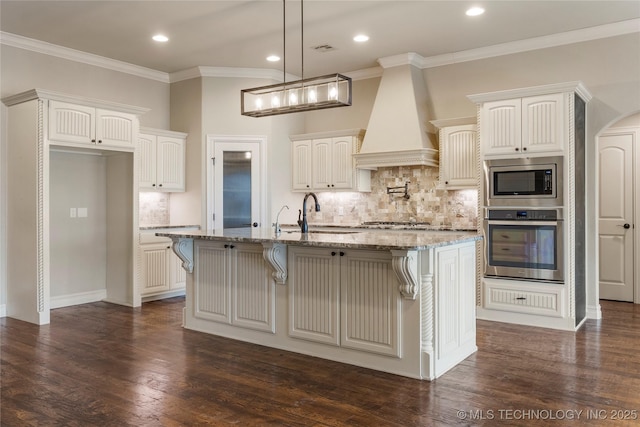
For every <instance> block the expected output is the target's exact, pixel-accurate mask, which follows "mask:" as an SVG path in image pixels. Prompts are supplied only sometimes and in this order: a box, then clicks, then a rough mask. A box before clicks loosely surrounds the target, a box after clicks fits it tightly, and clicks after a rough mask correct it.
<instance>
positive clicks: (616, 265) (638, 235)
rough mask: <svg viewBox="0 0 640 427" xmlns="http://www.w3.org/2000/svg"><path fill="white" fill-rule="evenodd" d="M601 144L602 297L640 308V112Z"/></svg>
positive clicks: (609, 131)
mask: <svg viewBox="0 0 640 427" xmlns="http://www.w3.org/2000/svg"><path fill="white" fill-rule="evenodd" d="M596 141H597V149H596V150H597V151H596V156H597V157H596V158H597V161H596V165H597V166H596V167H597V169H596V170H597V185H598V198H597V206H596V212H597V224H598V239H597V242H598V243H597V244H598V288H599V298H601V299H610V300H616V301H626V302H635V303H640V280H639V277H638V276H639V275H640V173H638V171H640V145H639V144H640V113H635V114H632V115H630V116H627V117H625V118H623V119H621V120H619V121H617V122H615V123H613V124H612V125H611V126H609V127H607V128H606V129H605V130H603V131H602V132H601V133H600V134H599V135H598V137H597V139H596Z"/></svg>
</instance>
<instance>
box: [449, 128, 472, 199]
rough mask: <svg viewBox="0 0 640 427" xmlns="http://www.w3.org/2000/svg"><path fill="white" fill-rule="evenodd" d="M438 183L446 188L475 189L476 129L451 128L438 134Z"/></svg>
mask: <svg viewBox="0 0 640 427" xmlns="http://www.w3.org/2000/svg"><path fill="white" fill-rule="evenodd" d="M440 181H441V183H442V184H444V186H445V187H447V188H475V187H476V185H477V168H476V127H475V125H465V126H452V127H448V128H444V129H442V130H441V132H440Z"/></svg>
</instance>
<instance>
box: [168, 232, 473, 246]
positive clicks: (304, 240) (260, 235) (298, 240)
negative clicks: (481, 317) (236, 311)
mask: <svg viewBox="0 0 640 427" xmlns="http://www.w3.org/2000/svg"><path fill="white" fill-rule="evenodd" d="M340 228H342V229H344V228H345V227H340ZM156 235H157V236H162V237H170V238H174V239H177V238H192V239H200V240H217V241H225V242H246V243H269V242H271V243H283V244H287V245H298V246H319V247H335V248H359V249H377V250H393V249H400V250H422V249H430V248H434V247H438V246H448V245H453V244H456V243H462V242H471V241H475V240H480V239H482V237H481V236H480V235H478V234H477V233H476V231H475V230H474V231H473V232H469V231H466V232H465V231H448V232H442V231H436V232H430V231H420V232H415V231H403V230H398V231H394V232H393V233H380V232H378V231H367V230H364V229H362V230H358V229H353V230H348V231H332V230H324V231H323V230H316V231H312V232H310V233H307V234H302V233H301V232H300V231H294V230H283V231H282V233H281V234H280V235H279V236H277V237H276V236H275V234H274V230H273V228H230V229H225V230H202V231H200V230H198V231H195V230H194V231H175V232H161V233H156Z"/></svg>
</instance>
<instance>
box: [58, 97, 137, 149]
mask: <svg viewBox="0 0 640 427" xmlns="http://www.w3.org/2000/svg"><path fill="white" fill-rule="evenodd" d="M137 133H138V119H137V117H136V116H135V115H134V114H129V113H125V112H120V111H111V110H106V109H102V108H95V107H91V106H86V105H76V104H72V103H68V102H61V101H54V100H51V101H49V135H48V136H49V140H50V141H57V142H59V143H62V144H64V145H67V144H69V143H71V144H83V145H85V144H86V145H96V146H100V147H107V148H108V147H131V148H133V147H135V139H136V135H137Z"/></svg>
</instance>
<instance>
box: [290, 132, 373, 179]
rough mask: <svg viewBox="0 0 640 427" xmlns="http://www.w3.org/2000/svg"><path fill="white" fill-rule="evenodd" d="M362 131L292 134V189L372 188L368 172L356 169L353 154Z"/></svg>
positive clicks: (360, 140)
mask: <svg viewBox="0 0 640 427" xmlns="http://www.w3.org/2000/svg"><path fill="white" fill-rule="evenodd" d="M363 136H364V131H363V130H361V129H354V130H348V131H336V132H322V133H315V134H304V135H294V136H291V141H292V151H291V161H292V164H291V170H292V180H291V188H292V191H311V190H313V191H371V171H369V170H363V169H356V168H355V160H354V158H353V154H355V153H358V152H359V150H360V146H361V145H362V138H363Z"/></svg>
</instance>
